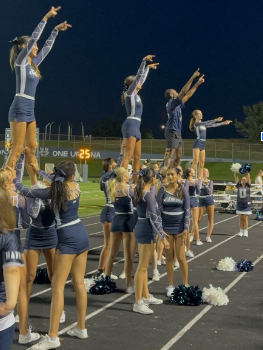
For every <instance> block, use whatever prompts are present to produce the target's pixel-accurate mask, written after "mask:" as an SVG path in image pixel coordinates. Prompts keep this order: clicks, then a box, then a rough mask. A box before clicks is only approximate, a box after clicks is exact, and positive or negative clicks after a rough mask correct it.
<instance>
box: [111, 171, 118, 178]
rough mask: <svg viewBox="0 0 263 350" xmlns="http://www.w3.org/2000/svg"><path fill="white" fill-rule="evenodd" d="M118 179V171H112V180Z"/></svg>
mask: <svg viewBox="0 0 263 350" xmlns="http://www.w3.org/2000/svg"><path fill="white" fill-rule="evenodd" d="M116 177H117V173H116V171H115V170H112V172H111V175H110V178H111V179H116Z"/></svg>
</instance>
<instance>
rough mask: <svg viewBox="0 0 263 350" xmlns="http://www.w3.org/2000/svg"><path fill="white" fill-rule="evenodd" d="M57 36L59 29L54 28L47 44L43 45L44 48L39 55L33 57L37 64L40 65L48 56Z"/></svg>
mask: <svg viewBox="0 0 263 350" xmlns="http://www.w3.org/2000/svg"><path fill="white" fill-rule="evenodd" d="M57 36H58V30H56V29H53V30H52V32H51V35H50V37H49V38H48V39H47V41H46V42H45V45H44V46H43V48H42V50H41V51H40V52H39V54H38V55H37V57H35V58H33V59H32V61H33V62H34V63H35V64H36V66H39V65H40V64H41V63H42V61H43V60H44V59H45V58H46V56H47V55H48V54H49V52H50V50H51V49H52V47H53V45H54V42H55V40H56V37H57Z"/></svg>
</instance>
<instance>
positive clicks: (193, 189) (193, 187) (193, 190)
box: [188, 180, 200, 209]
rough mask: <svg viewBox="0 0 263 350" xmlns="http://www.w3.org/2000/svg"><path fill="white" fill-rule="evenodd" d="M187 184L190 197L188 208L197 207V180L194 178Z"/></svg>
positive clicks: (198, 192)
mask: <svg viewBox="0 0 263 350" xmlns="http://www.w3.org/2000/svg"><path fill="white" fill-rule="evenodd" d="M188 184H189V189H188V193H189V197H190V208H191V209H192V208H196V207H198V200H197V194H200V187H199V182H198V180H195V181H193V182H190V181H188Z"/></svg>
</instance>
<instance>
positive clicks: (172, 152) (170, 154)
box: [165, 148, 175, 167]
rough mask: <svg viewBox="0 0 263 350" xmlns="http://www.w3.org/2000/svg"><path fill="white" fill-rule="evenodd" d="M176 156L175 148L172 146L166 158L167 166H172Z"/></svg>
mask: <svg viewBox="0 0 263 350" xmlns="http://www.w3.org/2000/svg"><path fill="white" fill-rule="evenodd" d="M174 156H175V148H170V149H169V154H168V155H167V156H166V158H165V166H168V167H170V166H171V164H172V160H173V158H174Z"/></svg>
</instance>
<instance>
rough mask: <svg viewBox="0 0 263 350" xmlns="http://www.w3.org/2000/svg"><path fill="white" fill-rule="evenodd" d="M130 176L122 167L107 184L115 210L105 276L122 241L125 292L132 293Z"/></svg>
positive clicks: (132, 217) (108, 272)
mask: <svg viewBox="0 0 263 350" xmlns="http://www.w3.org/2000/svg"><path fill="white" fill-rule="evenodd" d="M129 181H130V174H129V172H128V170H127V169H126V168H124V167H120V168H117V169H116V172H115V178H114V179H111V180H110V181H109V183H108V189H109V198H110V200H111V201H112V203H113V205H114V209H115V215H114V217H113V220H112V225H111V233H110V254H109V257H108V260H107V264H106V268H105V275H106V277H110V275H111V272H112V267H113V263H114V260H115V258H116V256H117V254H118V251H119V249H120V244H121V241H122V240H123V248H124V258H125V262H124V272H125V276H126V292H127V293H133V292H134V287H133V286H132V283H131V280H132V251H133V249H134V248H133V247H132V246H131V245H132V242H133V239H132V235H133V229H134V215H133V204H132V196H133V189H132V188H131V187H130V186H129V185H128V184H129Z"/></svg>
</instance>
